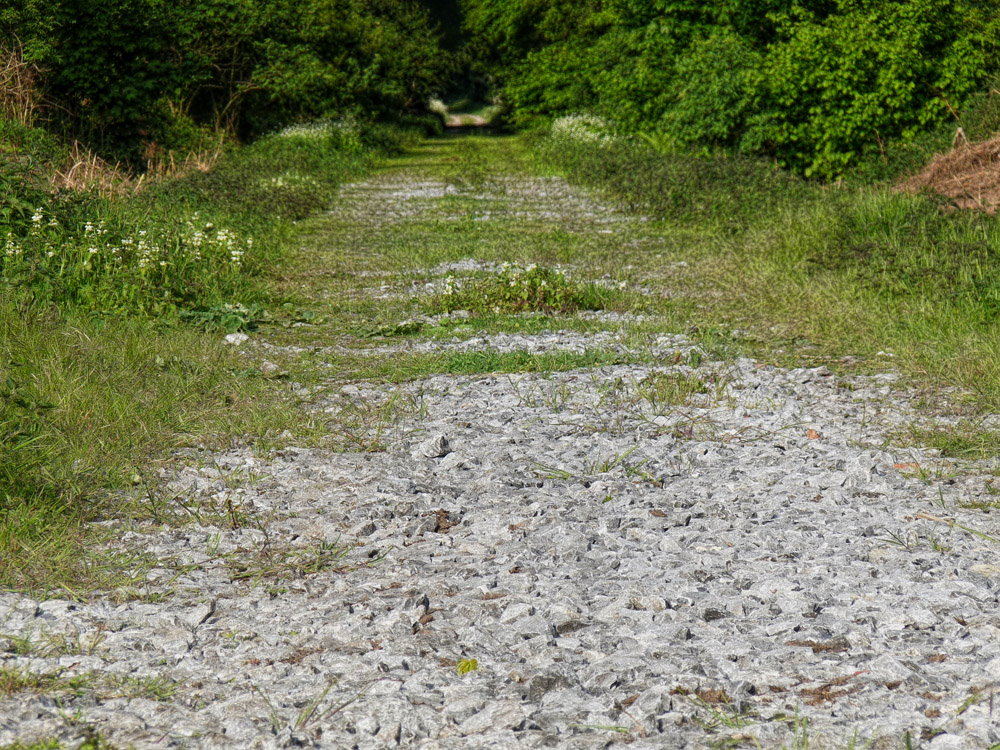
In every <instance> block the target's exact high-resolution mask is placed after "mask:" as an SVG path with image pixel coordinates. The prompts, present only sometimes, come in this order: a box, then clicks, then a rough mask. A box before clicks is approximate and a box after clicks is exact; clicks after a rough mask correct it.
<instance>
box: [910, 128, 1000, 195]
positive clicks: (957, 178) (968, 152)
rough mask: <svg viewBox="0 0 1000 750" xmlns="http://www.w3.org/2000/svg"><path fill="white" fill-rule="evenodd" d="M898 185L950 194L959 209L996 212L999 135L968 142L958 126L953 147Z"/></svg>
mask: <svg viewBox="0 0 1000 750" xmlns="http://www.w3.org/2000/svg"><path fill="white" fill-rule="evenodd" d="M897 189H899V190H902V191H905V192H910V193H917V192H921V191H928V190H929V191H930V192H933V193H937V194H938V195H942V196H944V197H946V198H948V199H949V200H950V201H951V204H952V206H953V207H954V208H956V209H973V210H979V211H985V212H986V213H990V214H993V213H996V212H997V209H998V208H1000V136H996V137H993V138H991V139H990V140H988V141H981V142H979V143H969V142H968V141H967V140H966V139H965V133H964V132H963V131H962V130H961V129H959V130H958V132H957V133H956V134H955V145H954V147H953V148H952V149H951V151H949V152H948V153H946V154H938V155H936V156H935V157H934V158H933V159H931V162H930V164H928V165H927V166H926V167H924V168H923V169H922V170H921V171H920V172H919V173H917V174H915V175H913V176H912V177H910V178H909V179H907V180H906V181H904V182H902V183H901V184H900V185H899V186H898V188H897Z"/></svg>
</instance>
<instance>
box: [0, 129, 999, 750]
mask: <svg viewBox="0 0 1000 750" xmlns="http://www.w3.org/2000/svg"><path fill="white" fill-rule="evenodd" d="M520 158H522V157H521V152H520V151H518V150H517V147H516V144H512V143H511V142H509V141H505V140H502V139H467V140H461V141H460V140H455V141H448V142H438V143H434V144H428V145H427V146H426V147H425V148H424V149H423V150H421V151H420V152H418V153H416V154H411V155H410V156H408V157H407V158H405V159H400V160H398V161H397V162H395V163H393V164H390V165H389V166H388V167H387V168H386V169H384V170H382V171H380V172H379V173H378V174H376V175H375V176H373V177H372V178H371V179H369V180H368V181H366V182H363V183H360V184H356V185H350V186H347V187H345V188H344V190H343V193H342V196H341V199H340V202H339V204H338V206H337V208H336V210H335V211H333V212H331V213H330V214H329V215H326V216H321V217H318V218H316V219H315V220H312V221H311V222H309V223H308V224H307V225H306V226H304V227H303V232H302V248H303V249H302V253H301V257H300V258H299V266H298V270H296V271H295V272H291V273H289V274H288V275H287V277H286V278H285V279H284V281H283V282H282V283H284V284H286V285H287V286H288V288H289V289H294V290H297V292H298V293H302V294H307V295H310V296H311V297H312V298H313V299H314V300H315V304H316V306H317V307H318V308H319V310H320V317H319V318H316V319H312V320H308V321H304V323H303V324H302V325H300V326H297V327H294V328H291V329H288V330H286V331H276V332H275V331H271V332H265V333H263V334H260V335H257V336H253V337H251V338H250V339H249V340H246V341H242V342H240V343H239V344H238V346H239V347H240V348H241V349H242V350H243V351H244V352H245V354H246V357H247V360H248V367H251V366H252V367H256V368H258V369H259V370H260V372H261V373H262V375H263V376H269V377H287V378H288V379H289V381H290V389H291V391H292V392H293V393H295V394H296V395H297V396H298V397H299V398H301V399H302V400H303V402H304V404H305V405H306V407H307V408H309V409H311V410H313V412H314V413H315V422H316V425H317V434H313V435H309V436H296V435H283V436H280V437H279V438H277V439H276V440H275V441H273V442H274V444H273V445H272V446H270V449H269V446H264V447H258V448H257V449H256V450H251V449H249V448H239V447H237V448H233V449H232V450H230V451H228V452H225V453H210V452H208V451H205V450H194V449H192V450H190V451H187V452H184V453H183V454H179V455H178V456H176V457H175V459H174V460H173V461H172V462H170V463H168V464H167V465H165V467H164V469H163V478H164V479H163V481H164V487H165V489H164V490H162V491H160V492H159V493H157V494H154V495H153V497H154V503H153V504H154V506H155V509H154V510H155V513H154V516H155V519H156V521H157V522H156V523H151V524H149V525H148V526H144V527H141V528H133V529H122V530H121V531H120V533H119V534H118V537H119V541H118V542H117V543H116V544H117V545H119V546H120V548H121V549H122V550H126V551H129V552H131V553H133V554H134V553H136V552H138V551H141V552H142V553H143V554H145V555H147V556H150V557H151V558H152V559H153V560H154V561H155V562H154V563H153V565H152V567H151V568H149V569H148V570H144V571H143V573H142V576H141V577H140V579H138V580H137V582H136V584H135V586H134V587H133V588H130V589H128V590H120V591H117V592H110V593H108V594H106V595H101V596H97V597H94V598H91V599H89V600H87V601H84V602H71V601H65V600H59V599H55V600H48V601H36V600H32V599H28V598H26V597H24V596H20V595H10V594H8V595H3V596H0V633H4V634H6V635H5V637H3V638H0V648H2V649H3V650H4V651H5V653H4V654H3V656H2V658H3V665H2V667H0V691H3V692H4V693H5V694H6V695H7V697H6V698H4V699H3V700H2V702H0V745H3V744H5V743H10V742H13V741H14V740H21V741H24V742H30V741H33V740H35V739H38V738H45V737H59V738H62V739H64V740H66V741H67V742H72V741H73V738H74V737H76V738H78V737H80V736H83V734H84V733H86V732H91V733H93V732H97V733H99V734H100V735H101V736H103V737H105V738H106V739H107V740H108V741H110V743H111V744H112V745H113V746H115V747H128V746H130V745H134V746H135V747H137V748H144V747H167V746H177V747H205V748H209V747H211V748H221V747H233V748H249V747H276V746H317V747H329V748H344V747H382V746H387V745H389V746H391V745H401V746H406V747H415V746H419V747H427V748H431V747H496V748H505V747H512V746H526V747H567V748H577V747H578V748H591V747H595V748H596V747H605V746H608V745H612V744H616V743H632V746H633V747H648V748H661V747H663V748H680V747H712V746H725V747H730V746H746V747H758V746H759V747H768V748H770V747H782V746H786V747H790V748H791V747H801V748H804V747H806V746H807V745H808V746H809V747H847V746H849V744H850V743H851V742H852V738H855V737H856V738H857V746H858V747H861V746H864V743H865V742H867V741H869V740H871V741H872V743H873V744H872V745H870V746H871V747H879V748H889V747H893V748H895V747H931V748H964V747H968V748H973V747H976V748H982V747H988V746H990V745H991V744H994V743H998V742H1000V710H998V712H996V713H995V712H994V710H993V703H994V694H995V691H996V685H997V682H998V680H1000V637H998V636H1000V610H998V605H997V592H998V590H1000V565H998V564H997V562H996V559H997V551H998V548H1000V547H998V542H997V541H996V539H997V537H1000V528H998V527H997V522H996V517H995V514H989V513H984V512H983V510H984V509H989V508H993V507H995V504H994V503H993V502H992V497H991V496H990V493H989V490H990V488H991V485H989V484H988V483H987V482H986V481H984V476H983V475H984V473H985V471H986V468H985V467H954V466H952V465H950V464H947V463H946V462H944V461H942V460H939V459H935V458H934V457H933V456H930V455H924V454H923V453H921V452H920V451H915V450H903V449H895V448H892V447H891V445H890V443H889V442H888V441H887V438H886V436H887V435H888V434H890V433H891V432H892V431H893V430H895V429H897V428H898V427H899V426H900V425H901V424H904V423H906V422H907V421H909V420H911V419H916V418H918V415H916V413H915V412H914V410H913V407H912V406H911V402H910V399H909V397H908V395H907V394H906V393H905V392H901V391H895V390H892V389H891V383H892V376H891V375H885V376H874V377H853V378H846V377H841V376H838V375H835V374H833V373H831V372H830V371H829V370H827V369H825V368H823V367H818V368H804V369H793V370H782V369H778V368H775V367H772V366H770V365H764V364H762V363H759V362H755V361H753V360H751V359H747V358H738V357H733V356H730V357H727V356H725V352H724V350H722V349H713V348H707V347H706V346H705V344H704V342H696V341H693V340H690V339H688V338H686V337H685V336H684V335H681V334H679V333H677V332H676V331H677V330H683V315H682V312H683V304H687V303H685V302H683V301H681V300H674V299H671V295H672V294H673V291H672V289H671V283H672V280H675V279H676V278H677V275H678V274H682V273H683V272H684V250H683V243H682V242H681V241H680V240H679V239H678V237H677V236H676V235H672V234H671V233H670V232H668V231H667V230H666V229H664V228H663V227H659V226H658V225H657V224H656V223H655V222H650V221H645V220H643V219H641V218H638V217H633V216H628V215H624V214H621V213H618V212H616V211H613V210H611V209H610V208H608V207H607V206H605V205H602V204H601V203H600V201H599V200H598V199H596V198H595V197H594V196H590V195H587V194H584V193H583V192H581V191H579V190H577V189H574V188H572V187H570V186H568V185H567V184H566V183H565V182H563V181H562V180H560V179H557V178H554V177H538V176H531V175H530V173H529V172H528V171H527V170H528V167H527V166H526V165H525V164H524V163H523V162H521V161H519V159H520ZM504 261H508V262H519V263H520V264H521V265H522V267H524V268H526V267H527V264H529V263H532V262H534V263H538V264H541V265H542V266H544V267H546V268H549V267H555V266H556V265H557V264H562V265H563V266H564V267H565V268H566V269H567V274H568V276H569V278H570V279H573V280H574V283H583V282H586V281H594V282H596V283H597V286H596V287H595V288H596V289H598V290H604V292H606V294H605V296H604V297H603V299H604V300H605V305H604V307H605V309H604V310H596V311H590V312H580V313H576V314H566V315H561V316H551V315H545V314H541V313H538V314H506V313H505V311H504V309H500V311H499V313H497V312H495V311H491V310H490V307H491V305H492V301H490V300H488V299H486V297H488V294H489V293H488V292H487V291H482V292H481V294H482V295H483V297H484V300H483V301H484V305H483V312H482V314H475V315H470V314H469V313H468V312H466V311H462V310H459V311H455V312H452V313H450V314H437V315H435V314H433V312H434V309H435V308H434V304H433V301H434V300H437V303H438V306H439V307H441V306H444V307H447V305H446V304H445V303H446V300H444V299H443V296H447V295H446V290H447V289H448V288H449V287H450V288H451V289H452V290H455V289H459V290H461V289H465V290H466V291H468V290H471V289H474V288H479V289H482V290H485V289H487V287H485V286H478V287H477V284H482V282H483V280H487V279H489V278H494V277H496V276H497V275H498V274H500V273H502V272H503V270H502V266H498V265H496V264H499V263H502V262H504ZM448 276H451V277H452V279H451V281H450V282H449V281H448V280H447V277H448ZM470 299H472V298H470ZM495 306H496V307H497V308H501V306H500V304H497V305H495ZM635 311H641V314H637V313H636V312H635ZM307 442H308V443H309V444H310V445H312V446H313V447H311V448H310V447H303V446H304V445H305V444H306V443H307ZM316 446H326V448H322V447H316ZM330 449H337V450H330ZM956 523H957V524H958V525H957V526H956V525H955V524H956ZM963 527H964V528H963ZM967 529H971V530H974V531H975V532H980V533H979V534H978V535H977V533H973V532H970V531H968V530H967ZM906 743H909V744H906Z"/></svg>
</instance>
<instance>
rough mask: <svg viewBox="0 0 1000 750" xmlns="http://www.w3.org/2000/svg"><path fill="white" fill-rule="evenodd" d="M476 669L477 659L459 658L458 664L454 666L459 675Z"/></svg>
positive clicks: (477, 667)
mask: <svg viewBox="0 0 1000 750" xmlns="http://www.w3.org/2000/svg"><path fill="white" fill-rule="evenodd" d="M478 669H479V661H478V660H477V659H459V660H458V666H456V667H455V671H456V672H458V674H459V675H464V674H468V673H469V672H475V671H477V670H478Z"/></svg>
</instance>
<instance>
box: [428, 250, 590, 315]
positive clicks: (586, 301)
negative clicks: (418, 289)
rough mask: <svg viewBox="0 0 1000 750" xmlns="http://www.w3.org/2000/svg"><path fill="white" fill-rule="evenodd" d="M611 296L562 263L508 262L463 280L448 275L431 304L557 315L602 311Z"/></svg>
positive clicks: (437, 308) (451, 308) (480, 310)
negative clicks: (573, 274)
mask: <svg viewBox="0 0 1000 750" xmlns="http://www.w3.org/2000/svg"><path fill="white" fill-rule="evenodd" d="M607 297H608V293H607V291H606V290H604V289H602V288H600V287H598V286H597V285H596V284H593V283H589V284H581V283H578V282H575V281H572V280H570V278H569V276H568V275H567V273H566V271H565V270H564V269H563V268H561V267H559V266H556V267H555V268H546V267H545V266H540V265H537V264H535V263H530V264H528V265H527V266H520V265H518V264H516V263H514V264H512V263H507V262H505V263H504V264H503V265H502V266H501V267H500V271H499V273H497V274H490V275H488V276H484V277H477V278H473V279H469V280H467V281H465V282H462V283H459V282H456V280H455V278H454V277H453V276H448V277H447V278H446V279H445V282H444V290H443V291H442V292H441V294H438V295H436V296H434V297H433V298H431V299H430V300H429V301H428V303H427V304H428V307H429V308H430V310H431V311H432V312H452V311H454V310H470V311H473V312H476V313H480V314H482V313H489V312H492V313H494V314H496V315H501V314H511V313H522V312H544V313H547V314H555V313H567V312H575V311H577V310H600V309H602V308H603V307H604V304H605V300H606V298H607Z"/></svg>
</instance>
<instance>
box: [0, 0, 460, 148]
mask: <svg viewBox="0 0 1000 750" xmlns="http://www.w3.org/2000/svg"><path fill="white" fill-rule="evenodd" d="M0 34H8V35H11V36H13V37H15V38H17V39H19V40H20V41H21V42H22V44H23V47H24V51H25V57H26V59H27V60H28V61H29V62H31V63H32V64H35V65H37V66H38V67H39V68H40V69H41V70H42V75H41V79H40V86H41V89H42V90H41V93H42V94H44V97H45V99H46V101H47V102H48V103H49V104H50V105H51V106H49V107H48V108H47V109H46V116H47V122H48V124H49V125H50V126H51V127H55V128H58V129H60V130H61V131H62V132H64V133H66V134H68V135H71V136H72V137H76V138H80V139H82V140H84V141H85V142H87V143H88V144H89V145H91V146H92V147H94V148H96V149H97V150H98V151H99V152H100V153H102V154H104V155H112V156H114V157H115V158H124V159H126V160H128V161H129V162H131V163H138V162H140V161H141V159H142V158H143V157H144V154H145V152H146V151H147V150H148V148H149V144H150V143H152V142H155V141H156V139H157V138H159V139H164V138H166V139H167V141H168V143H167V145H169V146H173V145H174V144H173V143H171V142H170V140H171V136H176V135H177V134H178V133H177V132H175V131H176V129H177V128H178V127H179V128H180V130H184V129H185V128H189V127H190V126H191V125H193V126H195V127H196V128H197V127H208V128H210V129H214V130H224V131H227V132H229V133H235V134H237V135H239V136H241V137H242V138H244V139H250V138H255V137H258V136H260V135H262V134H263V133H266V132H270V131H274V130H278V129H281V128H283V127H285V126H287V125H289V124H292V123H295V122H301V121H307V120H315V119H319V118H324V117H331V116H333V115H335V114H337V113H343V112H348V111H350V112H354V113H356V114H357V115H358V117H359V118H360V119H361V120H363V121H366V122H370V121H374V120H376V119H380V118H381V119H385V118H392V117H395V116H397V115H400V114H404V113H408V112H411V113H412V112H423V111H425V107H426V103H427V101H428V100H429V98H430V96H431V95H432V94H434V93H436V91H437V88H438V87H439V85H440V83H441V79H443V78H444V77H445V76H446V75H447V73H448V71H449V70H450V66H451V58H450V55H449V54H448V53H446V52H445V51H443V50H442V49H441V48H440V36H439V33H438V31H437V30H436V28H435V27H434V25H433V23H432V21H431V17H430V15H429V14H428V12H427V11H426V9H425V8H424V7H423V6H422V5H421V4H420V3H418V2H416V1H415V0H374V1H373V2H362V0H275V1H273V2H272V1H270V0H185V2H181V3H176V2H167V1H166V0H94V1H93V2H91V1H90V0H53V1H52V2H49V3H40V2H36V0H16V2H14V5H13V7H11V8H7V9H6V10H4V11H2V12H0ZM165 125H166V127H165ZM172 125H173V127H172ZM179 140H183V139H179Z"/></svg>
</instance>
